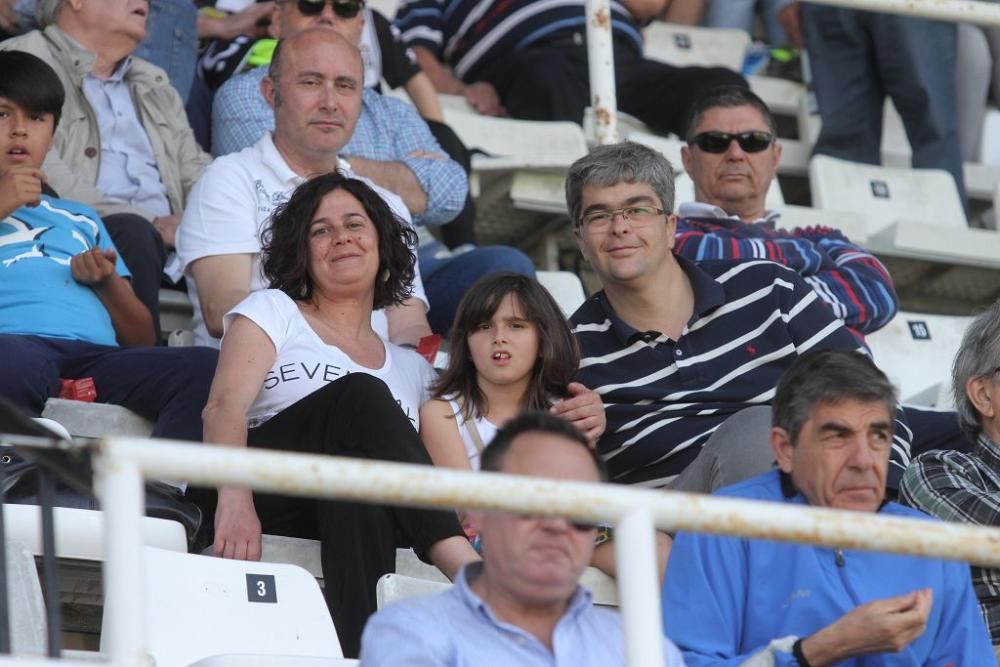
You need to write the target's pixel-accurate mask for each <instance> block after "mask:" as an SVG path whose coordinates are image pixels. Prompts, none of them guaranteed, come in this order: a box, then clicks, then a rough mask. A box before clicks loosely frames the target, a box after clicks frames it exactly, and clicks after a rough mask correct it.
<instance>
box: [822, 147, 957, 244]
mask: <svg viewBox="0 0 1000 667" xmlns="http://www.w3.org/2000/svg"><path fill="white" fill-rule="evenodd" d="M809 185H810V187H811V189H812V196H813V205H814V206H816V207H817V208H823V209H838V210H842V211H850V212H854V213H858V214H861V215H864V216H865V217H866V219H867V221H868V229H869V235H871V234H874V233H876V232H878V231H880V230H881V229H882V228H884V227H887V226H889V225H891V224H893V223H895V222H897V221H902V220H905V221H917V222H926V223H932V224H935V225H938V226H940V227H948V228H951V229H953V230H962V229H966V224H965V212H964V209H963V207H962V202H961V199H960V198H959V195H958V188H957V187H956V186H955V181H954V180H953V179H952V178H951V176H950V175H949V174H948V172H946V171H943V170H941V169H907V168H897V167H879V166H873V165H867V164H858V163H856V162H849V161H847V160H840V159H838V158H833V157H829V156H827V155H817V156H814V157H813V158H812V160H810V162H809Z"/></svg>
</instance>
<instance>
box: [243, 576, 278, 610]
mask: <svg viewBox="0 0 1000 667" xmlns="http://www.w3.org/2000/svg"><path fill="white" fill-rule="evenodd" d="M247 601H248V602H270V603H272V604H275V603H277V602H278V591H277V590H276V587H275V584H274V575H273V574H247Z"/></svg>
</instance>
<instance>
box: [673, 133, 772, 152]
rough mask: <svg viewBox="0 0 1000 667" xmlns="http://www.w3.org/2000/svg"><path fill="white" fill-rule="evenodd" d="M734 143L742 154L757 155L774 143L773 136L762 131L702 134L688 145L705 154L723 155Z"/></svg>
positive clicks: (696, 136)
mask: <svg viewBox="0 0 1000 667" xmlns="http://www.w3.org/2000/svg"><path fill="white" fill-rule="evenodd" d="M734 140H735V141H736V143H738V144H739V145H740V150H742V151H743V152H744V153H759V152H761V151H762V150H764V149H765V148H767V147H768V146H770V145H771V144H773V143H774V135H773V134H771V133H770V132H764V131H762V130H751V131H749V132H740V133H738V134H730V133H729V132H702V133H701V134H698V135H695V137H694V138H693V139H692V140H691V141H690V142H688V143H690V144H691V145H693V146H697V147H698V148H700V149H701V150H703V151H705V152H706V153H725V152H726V151H727V150H729V144H731V143H732V142H733V141H734Z"/></svg>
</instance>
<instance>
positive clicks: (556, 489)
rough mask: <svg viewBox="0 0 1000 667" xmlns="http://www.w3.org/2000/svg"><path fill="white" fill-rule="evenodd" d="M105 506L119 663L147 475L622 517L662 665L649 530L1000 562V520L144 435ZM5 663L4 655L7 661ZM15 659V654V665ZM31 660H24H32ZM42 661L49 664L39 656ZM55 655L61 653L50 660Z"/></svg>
mask: <svg viewBox="0 0 1000 667" xmlns="http://www.w3.org/2000/svg"><path fill="white" fill-rule="evenodd" d="M94 454H95V457H94V467H95V471H96V472H97V475H98V480H97V490H98V493H99V495H100V498H101V502H102V506H103V508H104V521H105V530H104V540H105V544H104V557H105V569H104V572H105V576H104V587H105V593H104V595H105V604H106V605H107V606H108V608H109V609H113V610H115V614H114V615H113V616H112V617H110V618H107V619H106V621H105V625H104V628H103V632H104V633H105V634H106V641H105V646H107V649H108V657H109V660H110V661H111V663H112V664H115V665H123V666H124V665H128V666H132V665H145V664H146V639H145V628H144V627H143V620H142V619H144V618H145V613H144V609H145V607H144V605H145V599H144V597H143V593H142V586H141V585H137V584H138V582H141V581H142V575H143V546H142V538H141V533H140V524H141V518H142V506H143V502H144V494H143V490H142V489H143V487H142V481H143V479H144V478H146V479H149V478H153V479H186V480H188V481H189V482H190V483H191V484H193V485H196V486H197V485H207V486H215V485H218V484H227V485H240V486H248V487H252V488H254V489H256V490H258V491H265V492H270V493H280V494H288V495H297V496H314V497H325V498H341V499H345V500H352V501H367V502H377V503H387V504H402V505H415V506H423V507H441V508H455V507H462V508H477V509H493V510H505V511H511V512H517V513H524V514H538V515H551V516H565V517H569V518H572V519H576V520H581V521H587V522H598V521H600V522H608V523H611V524H613V525H614V526H615V540H616V550H617V554H618V557H619V562H620V563H628V566H627V567H622V568H621V569H620V573H619V579H618V588H619V600H620V604H621V611H622V621H623V629H624V634H625V643H626V655H627V661H628V664H629V665H630V667H647V666H649V667H652V666H654V665H655V666H656V667H662V664H663V654H662V644H661V642H660V641H659V637H660V635H661V632H662V617H661V611H660V601H659V588H658V586H657V585H656V576H657V575H656V554H655V547H654V543H653V528H654V526H655V527H656V528H659V529H661V530H671V531H673V530H688V531H696V532H709V533H716V534H725V535H736V536H743V537H751V538H765V539H774V540H783V541H792V542H803V543H808V544H817V545H824V546H829V547H841V548H851V549H866V550H872V551H887V552H896V553H906V554H916V555H923V556H932V557H938V558H947V559H953V560H965V561H969V562H972V563H976V564H979V565H985V566H1000V529H993V528H982V527H976V526H967V525H961V524H954V523H942V522H928V521H922V520H916V519H903V518H899V517H883V516H877V515H874V514H871V515H869V514H862V513H857V512H844V511H836V510H829V509H819V508H809V507H800V506H792V505H784V504H777V503H764V502H755V501H749V500H743V499H727V498H717V497H712V496H705V495H698V494H689V493H680V492H667V491H650V490H645V489H639V488H634V487H625V486H618V485H614V484H587V483H579V482H558V481H554V480H546V479H540V478H531V477H517V476H511V475H500V474H496V473H472V472H461V471H456V470H446V469H441V468H434V467H431V466H420V465H406V464H399V463H387V462H379V461H370V460H359V459H349V458H339V457H329V456H315V455H306V454H291V453H287V452H277V451H268V450H260V449H252V450H245V449H235V448H232V447H219V446H211V445H201V444H191V443H186V442H173V441H164V440H147V439H141V438H114V439H107V440H104V441H100V442H98V443H97V444H96V445H95V452H94ZM5 664H8V663H6V662H5V661H4V660H0V667H2V666H3V665H5ZM10 664H13V663H10ZM24 664H27V663H24ZM35 664H41V663H35ZM49 664H51V665H53V666H54V665H59V664H62V663H56V662H52V663H49Z"/></svg>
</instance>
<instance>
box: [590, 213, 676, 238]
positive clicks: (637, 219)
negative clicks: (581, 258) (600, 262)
mask: <svg viewBox="0 0 1000 667" xmlns="http://www.w3.org/2000/svg"><path fill="white" fill-rule="evenodd" d="M664 213H666V211H664V210H663V209H662V208H657V207H656V206H625V207H623V208H616V209H612V210H610V211H592V212H591V213H588V214H587V215H585V216H583V217H582V218H580V226H581V227H583V228H584V230H586V231H587V233H589V234H601V233H603V232H606V231H607V230H608V228H609V227H611V223H612V222H613V221H614V219H615V216H617V215H619V214H621V216H622V218H623V219H624V220H626V221H627V222H628V223H629V224H630V225H631V226H632V228H633V229H635V228H636V227H643V226H645V225H648V224H649V223H650V222H651V221H652V220H653V219H654V218H656V217H657V216H661V215H663V214H664Z"/></svg>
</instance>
